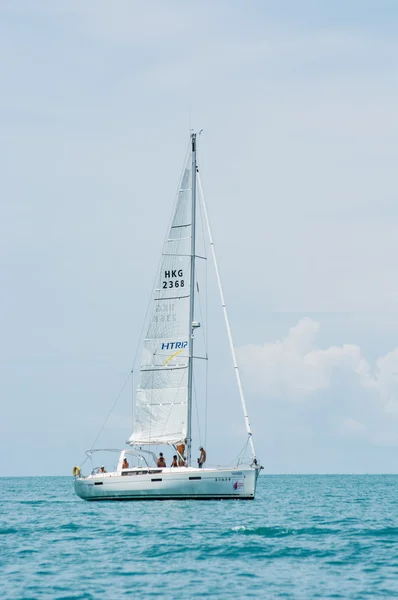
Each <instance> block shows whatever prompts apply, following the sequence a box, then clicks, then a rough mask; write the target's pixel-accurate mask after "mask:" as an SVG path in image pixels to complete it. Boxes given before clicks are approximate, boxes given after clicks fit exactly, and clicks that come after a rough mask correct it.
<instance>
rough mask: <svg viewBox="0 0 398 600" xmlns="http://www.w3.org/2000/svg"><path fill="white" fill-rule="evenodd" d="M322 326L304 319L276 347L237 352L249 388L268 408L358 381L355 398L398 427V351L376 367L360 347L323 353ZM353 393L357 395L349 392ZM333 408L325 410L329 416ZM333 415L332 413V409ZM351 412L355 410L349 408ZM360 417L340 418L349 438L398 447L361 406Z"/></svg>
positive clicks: (269, 345) (249, 347)
mask: <svg viewBox="0 0 398 600" xmlns="http://www.w3.org/2000/svg"><path fill="white" fill-rule="evenodd" d="M320 327H321V323H320V322H319V321H316V320H314V319H311V318H302V319H300V320H299V322H298V323H297V325H295V326H293V327H291V328H290V329H289V332H288V334H287V335H286V336H285V337H284V338H282V339H280V340H277V341H275V342H266V343H264V344H263V345H257V344H247V345H245V346H242V347H240V348H239V349H238V357H239V361H240V364H241V366H242V370H243V372H244V374H245V379H246V381H247V382H248V387H249V389H250V390H251V391H252V392H253V393H254V394H255V395H256V396H260V395H261V396H262V398H263V399H264V400H265V401H266V402H267V403H268V404H272V403H273V402H277V401H278V399H279V398H281V397H282V398H283V399H284V400H287V401H288V402H291V403H300V402H306V401H308V399H309V398H312V399H314V398H315V399H316V398H317V392H320V391H324V390H327V389H329V388H330V387H331V385H332V382H333V379H334V378H336V379H338V378H340V380H342V381H344V379H345V378H346V379H347V378H348V377H350V376H353V378H354V383H355V385H356V387H357V390H356V394H357V395H358V398H359V399H360V397H361V392H360V389H362V394H363V393H368V394H370V398H371V401H372V402H373V403H374V407H375V408H376V410H378V412H379V413H380V414H379V417H381V418H382V420H384V421H385V424H387V423H389V424H391V419H393V420H394V422H395V425H396V426H398V346H397V347H396V348H394V349H393V350H391V351H390V352H388V353H387V354H385V355H383V356H379V357H378V358H377V359H376V361H375V366H374V367H373V368H372V367H371V365H370V364H369V362H368V361H367V360H366V358H365V357H364V356H363V354H362V351H361V348H360V347H359V346H358V345H355V344H343V345H341V346H329V347H328V348H319V347H318V345H317V338H318V336H319V332H320ZM350 393H352V390H350ZM332 406H333V398H330V403H329V406H328V405H326V406H325V414H327V411H328V410H329V409H330V408H331V407H332ZM332 410H333V408H332ZM347 410H348V411H349V410H350V407H349V406H347ZM356 412H357V414H358V416H357V417H356V418H355V419H354V418H352V416H350V415H344V412H343V413H342V414H341V417H340V422H339V425H338V428H340V431H341V432H343V433H345V434H347V435H355V436H356V435H358V434H361V435H362V434H363V435H365V434H369V439H372V440H373V441H374V440H376V438H377V439H378V440H379V442H380V443H382V444H384V443H386V442H387V438H388V441H389V442H390V443H393V444H394V445H398V427H397V433H396V436H395V437H394V436H391V435H390V434H388V435H387V437H385V438H383V432H382V431H381V430H380V429H378V430H377V431H373V430H372V422H371V421H369V422H363V420H364V421H366V417H367V414H366V410H365V407H362V411H361V407H360V406H359V409H358V410H357V411H356Z"/></svg>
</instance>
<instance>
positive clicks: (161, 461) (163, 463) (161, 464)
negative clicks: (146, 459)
mask: <svg viewBox="0 0 398 600" xmlns="http://www.w3.org/2000/svg"><path fill="white" fill-rule="evenodd" d="M157 465H158V467H162V468H164V467H165V466H166V461H165V460H164V456H163V452H160V453H159V458H158V463H157Z"/></svg>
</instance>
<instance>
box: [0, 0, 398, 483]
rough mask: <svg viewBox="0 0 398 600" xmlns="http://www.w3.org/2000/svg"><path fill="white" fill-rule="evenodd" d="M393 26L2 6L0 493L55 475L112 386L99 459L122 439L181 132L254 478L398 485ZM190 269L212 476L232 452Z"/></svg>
mask: <svg viewBox="0 0 398 600" xmlns="http://www.w3.org/2000/svg"><path fill="white" fill-rule="evenodd" d="M397 25H398V5H397V3H396V2H395V0H391V1H388V0H372V1H370V0H350V2H347V1H346V0H335V1H334V2H333V3H326V2H322V3H320V2H318V1H315V0H301V1H300V2H298V1H297V0H284V1H283V2H276V1H273V0H261V1H260V0H248V1H247V2H245V3H242V2H237V1H235V0H217V1H202V2H200V3H193V2H190V3H189V2H183V1H182V0H176V1H175V0H169V1H168V2H167V3H166V2H162V1H160V0H159V1H156V0H150V1H145V2H144V1H139V0H136V1H134V2H130V1H127V0H116V1H115V2H112V3H109V2H107V1H106V0H96V1H95V2H93V1H91V2H85V3H82V2H78V1H75V0H59V1H58V2H53V1H50V0H48V1H44V0H37V2H35V3H32V2H30V0H15V1H14V2H3V3H1V5H0V47H1V52H0V81H1V94H0V136H1V142H2V143H1V144H0V160H1V165H2V169H1V172H2V177H1V178H0V230H1V234H0V269H1V281H2V294H1V297H0V298H1V299H0V303H1V304H0V307H1V311H0V314H1V321H0V324H1V340H2V343H1V346H0V368H1V377H0V393H1V406H2V419H1V421H0V476H10V475H68V474H70V473H71V469H72V467H73V465H74V464H79V463H80V462H81V461H82V459H83V457H84V451H85V450H86V449H88V448H90V447H91V445H92V443H93V441H94V440H95V438H96V436H97V434H98V432H99V430H100V428H101V427H102V424H103V423H104V420H105V419H106V417H107V415H108V412H109V410H110V408H111V407H112V405H113V404H114V402H115V400H116V398H117V396H118V394H119V392H120V390H121V389H122V388H123V386H124V385H125V383H126V380H127V384H126V386H125V387H124V391H123V393H122V394H121V396H120V399H119V401H118V403H117V405H116V408H115V410H114V411H113V413H112V416H111V418H110V419H109V420H108V422H107V426H106V427H105V428H104V430H103V431H102V433H101V436H100V439H99V440H98V443H99V444H100V445H102V446H103V447H120V446H121V445H123V443H124V441H125V440H126V439H127V438H128V437H129V435H130V433H131V403H132V388H134V387H135V386H136V383H137V381H136V375H135V372H134V374H133V381H131V378H130V379H129V373H130V369H131V366H132V364H133V362H134V357H135V355H136V350H137V345H138V342H139V339H140V335H141V328H142V324H143V320H144V316H145V311H146V307H147V303H148V299H149V294H150V291H151V288H152V282H153V278H154V275H155V271H156V266H157V264H158V260H159V254H160V252H161V245H162V241H163V239H164V235H165V231H166V226H167V223H168V220H169V216H170V211H171V208H172V205H173V201H174V197H175V192H176V188H177V185H178V177H179V174H180V171H181V167H182V164H183V160H184V155H185V151H186V147H187V141H188V135H189V131H190V128H195V129H197V130H199V129H202V128H203V133H202V135H201V136H200V144H199V164H200V171H201V177H202V181H203V186H204V189H205V194H206V199H207V203H208V205H209V212H210V218H211V221H212V226H213V234H214V238H215V242H216V248H217V253H218V259H219V264H220V269H221V274H222V278H223V283H224V288H225V295H226V299H227V305H228V308H229V314H230V319H231V324H232V330H233V335H234V341H235V346H236V348H237V354H238V359H239V362H240V365H241V373H242V379H243V385H244V389H245V392H246V398H247V404H248V408H249V415H250V418H251V421H252V426H253V431H254V439H255V444H256V450H257V454H258V456H259V458H260V460H261V462H262V464H263V465H264V467H265V472H266V473H395V472H397V470H398V468H397V464H398V461H397V459H398V311H397V303H398V276H397V275H398V258H397V257H398V235H397V233H396V230H397V226H398V204H397V198H396V193H397V192H396V190H397V186H396V177H395V170H396V165H395V162H396V148H397V141H398V116H397V111H396V106H397V105H398V77H397V75H398V66H397V56H398V39H397V36H396V31H397ZM208 270H209V306H210V304H212V307H213V305H214V308H211V309H209V328H210V329H209V331H210V332H211V331H212V332H213V333H210V334H209V358H210V360H209V392H208V394H209V395H208V427H207V429H208V432H207V435H206V437H205V438H204V439H205V440H206V446H207V450H208V457H209V462H212V463H217V464H219V463H222V462H223V461H229V460H231V459H232V458H233V457H234V456H235V455H236V454H237V453H238V452H239V450H240V448H241V446H242V445H243V444H244V441H245V435H244V428H243V418H242V415H241V408H240V405H239V397H238V394H237V391H236V386H235V384H234V379H233V377H234V375H233V369H232V368H231V362H230V357H229V354H228V346H227V340H226V336H225V332H224V330H223V327H222V314H221V311H220V309H219V300H218V298H217V296H216V288H215V286H214V284H211V283H210V279H211V277H213V278H214V273H213V272H212V271H211V266H210V265H209V269H208ZM212 286H213V287H212ZM217 311H218V312H217ZM138 363H139V359H138ZM199 402H200V399H199V400H198V403H199ZM202 404H203V403H202Z"/></svg>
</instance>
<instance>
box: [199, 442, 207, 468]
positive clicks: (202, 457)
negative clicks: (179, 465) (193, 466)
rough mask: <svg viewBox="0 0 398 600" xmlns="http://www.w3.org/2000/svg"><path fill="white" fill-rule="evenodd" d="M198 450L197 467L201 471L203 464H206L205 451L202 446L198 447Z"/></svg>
mask: <svg viewBox="0 0 398 600" xmlns="http://www.w3.org/2000/svg"><path fill="white" fill-rule="evenodd" d="M199 450H200V456H199V458H198V467H199V469H201V468H202V467H203V465H204V463H205V462H206V450H205V449H204V448H203V446H200V448H199Z"/></svg>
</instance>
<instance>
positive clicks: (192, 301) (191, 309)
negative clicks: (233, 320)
mask: <svg viewBox="0 0 398 600" xmlns="http://www.w3.org/2000/svg"><path fill="white" fill-rule="evenodd" d="M191 144H192V146H191V149H192V192H191V199H192V208H191V212H192V216H191V278H190V286H189V294H190V296H189V298H190V300H189V346H188V353H189V363H188V415H187V416H188V419H187V466H188V467H190V466H191V446H192V392H193V385H192V384H193V341H194V338H193V327H192V323H193V320H194V310H195V242H196V133H191Z"/></svg>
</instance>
